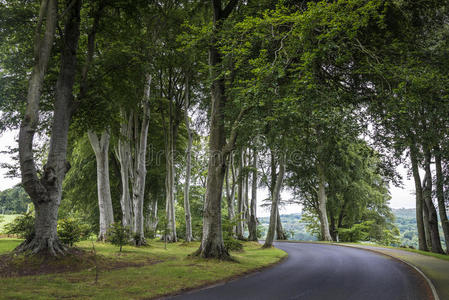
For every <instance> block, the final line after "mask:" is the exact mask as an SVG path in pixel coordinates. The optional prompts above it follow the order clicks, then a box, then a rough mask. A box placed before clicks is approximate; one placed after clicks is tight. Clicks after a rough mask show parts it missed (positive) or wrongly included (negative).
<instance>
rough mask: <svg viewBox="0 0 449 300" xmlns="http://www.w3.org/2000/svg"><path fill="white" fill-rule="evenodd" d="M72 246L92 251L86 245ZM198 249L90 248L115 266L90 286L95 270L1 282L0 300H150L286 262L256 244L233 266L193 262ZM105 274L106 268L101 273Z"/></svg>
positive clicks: (8, 242) (1, 249)
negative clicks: (63, 299)
mask: <svg viewBox="0 0 449 300" xmlns="http://www.w3.org/2000/svg"><path fill="white" fill-rule="evenodd" d="M19 243H20V240H17V239H0V253H5V252H8V251H10V250H11V249H13V248H14V247H15V246H16V245H18V244H19ZM77 246H78V247H79V248H81V249H84V250H87V251H91V249H92V243H91V242H87V241H85V242H81V243H78V244H77ZM198 246H199V243H198V242H193V243H190V244H183V243H176V244H168V246H167V250H165V249H164V244H163V243H162V242H160V241H151V242H150V246H147V247H140V248H137V247H131V246H125V247H124V248H123V253H118V248H117V247H115V246H112V245H110V244H104V243H95V248H96V251H97V253H98V254H99V255H101V259H100V261H101V260H105V259H106V260H108V261H110V262H114V264H116V265H117V266H122V267H118V268H116V269H114V268H112V269H111V268H109V270H101V269H102V268H103V267H100V272H99V280H98V283H95V268H93V267H90V268H86V269H84V270H82V271H78V272H65V273H59V274H46V275H33V276H23V277H10V278H1V282H2V284H1V285H0V298H1V299H60V298H76V299H108V300H112V299H149V298H154V297H157V296H161V295H166V294H172V293H177V292H179V291H182V290H187V289H191V288H195V287H200V286H204V285H207V284H211V283H214V282H217V281H222V280H226V279H231V278H233V277H235V276H238V275H241V274H244V273H247V272H250V271H252V270H253V271H254V270H257V269H259V268H262V267H266V266H269V265H271V264H274V263H276V262H278V261H279V260H281V259H282V258H284V257H286V256H287V254H286V253H285V252H283V251H282V250H279V249H275V248H272V249H261V248H260V245H259V244H257V243H251V242H246V243H244V251H243V252H233V253H232V256H233V257H234V259H235V260H236V262H222V261H217V260H205V259H199V258H192V257H189V256H188V255H189V254H191V253H192V252H194V251H195V250H196V249H197V248H198ZM105 269H108V268H105Z"/></svg>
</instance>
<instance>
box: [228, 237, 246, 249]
mask: <svg viewBox="0 0 449 300" xmlns="http://www.w3.org/2000/svg"><path fill="white" fill-rule="evenodd" d="M223 242H224V246H225V248H226V250H227V251H242V250H243V244H242V243H240V241H238V240H236V239H235V238H233V237H228V238H226V239H224V240H223Z"/></svg>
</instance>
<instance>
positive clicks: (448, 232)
mask: <svg viewBox="0 0 449 300" xmlns="http://www.w3.org/2000/svg"><path fill="white" fill-rule="evenodd" d="M441 165H442V164H441V153H440V149H439V148H438V147H436V148H435V169H436V176H437V181H436V194H437V200H438V213H439V215H440V220H441V227H442V228H443V233H444V240H445V243H446V253H449V220H448V218H447V213H446V204H445V201H444V188H443V183H444V178H443V168H442V166H441Z"/></svg>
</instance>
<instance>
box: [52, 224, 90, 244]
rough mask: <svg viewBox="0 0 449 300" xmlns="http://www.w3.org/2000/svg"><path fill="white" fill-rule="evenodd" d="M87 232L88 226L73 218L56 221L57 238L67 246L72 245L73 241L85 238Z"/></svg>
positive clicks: (88, 231)
mask: <svg viewBox="0 0 449 300" xmlns="http://www.w3.org/2000/svg"><path fill="white" fill-rule="evenodd" d="M89 234H90V228H89V226H88V225H86V224H82V223H81V222H80V221H78V220H76V219H74V218H67V219H62V220H59V222H58V236H59V239H60V240H61V242H63V243H64V244H66V245H68V246H69V247H72V246H73V244H74V243H76V242H79V241H81V240H82V239H84V238H87V237H88V236H89Z"/></svg>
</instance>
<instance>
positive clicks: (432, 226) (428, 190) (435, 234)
mask: <svg viewBox="0 0 449 300" xmlns="http://www.w3.org/2000/svg"><path fill="white" fill-rule="evenodd" d="M430 160H431V154H430V150H427V149H426V150H425V152H424V167H425V171H426V175H425V185H424V189H423V198H424V201H425V204H426V206H427V210H428V212H429V231H430V238H431V243H432V245H431V249H432V252H434V253H444V252H443V248H442V247H441V240H440V232H439V230H438V216H437V211H436V209H435V206H434V205H433V201H432V173H431V170H430Z"/></svg>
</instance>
